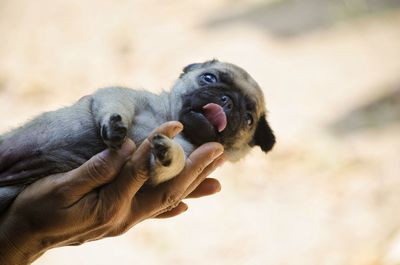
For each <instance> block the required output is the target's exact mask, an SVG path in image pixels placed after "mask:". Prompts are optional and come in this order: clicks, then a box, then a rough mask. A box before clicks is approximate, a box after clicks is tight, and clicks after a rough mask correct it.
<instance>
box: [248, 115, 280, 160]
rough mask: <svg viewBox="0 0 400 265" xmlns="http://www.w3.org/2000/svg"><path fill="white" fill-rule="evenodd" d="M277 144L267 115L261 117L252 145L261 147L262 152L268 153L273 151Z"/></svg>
mask: <svg viewBox="0 0 400 265" xmlns="http://www.w3.org/2000/svg"><path fill="white" fill-rule="evenodd" d="M274 144H275V135H274V132H273V131H272V129H271V127H269V124H268V122H267V120H266V119H265V115H262V116H261V117H260V120H259V121H258V124H257V128H256V132H255V133H254V137H253V141H252V145H258V146H260V147H261V150H263V151H264V152H268V151H269V150H271V149H272V147H273V146H274Z"/></svg>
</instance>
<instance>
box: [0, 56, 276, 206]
mask: <svg viewBox="0 0 400 265" xmlns="http://www.w3.org/2000/svg"><path fill="white" fill-rule="evenodd" d="M207 104H209V105H208V106H209V107H208V109H210V111H211V114H206V109H207V107H205V106H207ZM221 115H222V116H225V118H226V120H224V119H223V118H221ZM215 116H219V117H217V118H215ZM172 120H178V121H180V122H182V123H183V125H184V130H183V132H182V133H181V134H179V135H177V136H176V137H175V139H174V140H172V139H170V138H168V137H166V136H164V135H161V134H159V135H156V136H155V137H154V138H153V139H152V155H151V157H150V158H149V165H150V174H151V178H150V180H149V184H151V185H157V184H159V183H161V182H164V181H167V180H169V179H171V178H173V177H174V176H176V175H177V174H179V172H180V171H181V170H182V169H183V166H184V162H185V158H186V157H187V156H188V155H189V154H190V153H191V152H192V151H193V150H194V149H195V148H196V147H198V146H199V145H201V144H203V143H205V142H210V141H217V142H220V143H221V144H222V145H223V146H224V148H225V157H226V159H227V160H230V161H236V160H238V159H240V158H241V157H243V156H244V155H245V154H246V153H247V152H248V151H249V150H250V148H251V147H253V146H260V147H261V149H262V150H263V151H264V152H267V151H269V150H270V149H271V148H272V146H273V145H274V143H275V137H274V134H273V132H272V130H271V128H270V127H269V125H268V123H267V121H266V109H265V102H264V97H263V94H262V91H261V89H260V88H259V86H258V84H257V83H256V82H255V81H254V80H253V78H251V77H250V75H249V74H248V73H247V72H246V71H244V70H243V69H241V68H239V67H238V66H235V65H233V64H229V63H222V62H219V61H217V60H212V61H207V62H204V63H196V64H191V65H189V66H187V67H185V68H184V70H183V73H182V74H181V75H180V77H179V79H178V80H177V81H176V83H175V84H174V86H173V88H172V90H171V91H170V92H162V93H161V94H160V95H156V94H153V93H150V92H147V91H139V90H132V89H128V88H123V87H110V88H104V89H100V90H98V91H96V92H95V93H94V94H93V95H90V96H86V97H84V98H82V99H80V100H79V101H78V102H77V103H75V104H74V105H72V106H69V107H66V108H62V109H59V110H56V111H52V112H47V113H44V114H42V115H40V116H39V117H37V118H35V119H33V120H32V121H30V122H28V123H27V124H25V125H24V126H22V127H20V128H17V129H15V130H13V131H11V132H9V133H6V134H4V135H2V136H0V212H1V211H2V210H4V209H5V208H6V207H7V206H8V205H9V203H10V202H11V201H12V200H13V199H14V198H15V197H16V196H17V195H18V193H19V192H20V191H21V190H22V189H23V187H24V186H26V185H28V184H30V183H32V182H34V181H35V180H36V179H38V178H41V177H44V176H48V175H51V174H55V173H60V172H66V171H69V170H72V169H74V168H77V167H79V166H80V165H81V164H83V163H84V162H85V161H87V160H88V159H89V158H90V157H92V156H93V155H95V154H96V153H98V152H100V151H102V150H104V149H105V148H107V147H109V148H114V149H115V148H119V147H120V146H121V144H122V143H123V141H124V139H125V137H130V138H131V139H133V140H134V142H135V143H136V144H137V145H139V144H140V143H142V142H143V140H144V139H145V138H146V137H147V136H148V135H149V133H150V132H151V131H152V130H153V129H154V128H156V127H158V126H159V125H161V124H162V123H164V122H166V121H172Z"/></svg>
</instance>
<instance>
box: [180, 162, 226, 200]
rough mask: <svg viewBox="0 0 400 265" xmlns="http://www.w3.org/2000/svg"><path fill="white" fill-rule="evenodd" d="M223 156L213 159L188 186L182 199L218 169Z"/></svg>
mask: <svg viewBox="0 0 400 265" xmlns="http://www.w3.org/2000/svg"><path fill="white" fill-rule="evenodd" d="M224 161H225V160H224V156H223V155H220V156H219V157H218V158H217V159H215V160H214V161H213V162H212V163H211V164H210V165H208V166H207V167H206V168H205V169H204V170H203V172H202V173H201V174H200V176H199V177H198V178H197V179H196V180H195V181H193V182H192V184H190V186H189V187H188V188H187V189H186V191H185V193H184V195H183V198H186V197H187V196H188V195H189V194H190V193H192V192H193V191H194V190H195V189H196V188H197V187H198V186H199V185H200V183H201V182H203V180H204V179H205V178H206V177H208V176H209V175H210V174H211V173H212V172H214V170H215V169H217V168H218V167H220V166H221V165H222V164H223V163H224Z"/></svg>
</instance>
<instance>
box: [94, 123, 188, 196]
mask: <svg viewBox="0 0 400 265" xmlns="http://www.w3.org/2000/svg"><path fill="white" fill-rule="evenodd" d="M182 128H183V125H182V124H181V123H180V122H175V121H173V122H167V123H164V124H162V125H161V126H160V127H158V128H157V129H155V130H154V131H153V132H152V133H151V134H150V135H149V137H147V139H145V140H144V141H143V143H142V144H141V145H140V146H139V148H138V149H137V151H136V152H135V153H134V154H133V156H132V158H131V159H130V160H129V161H128V162H127V163H126V164H125V166H124V167H123V169H122V171H121V173H120V174H119V176H118V177H117V178H116V179H115V180H114V181H113V182H112V183H110V184H109V185H107V186H106V187H104V188H103V189H102V193H103V194H104V196H112V197H119V198H124V199H126V198H129V199H132V197H133V196H134V195H135V194H136V192H137V191H138V190H139V189H140V187H142V186H143V184H144V183H145V182H146V181H147V179H148V178H149V156H150V150H151V143H150V139H151V138H152V137H153V135H154V134H156V133H162V134H165V135H167V136H169V137H174V136H175V135H176V134H178V133H179V132H180V131H182ZM116 195H118V196H116Z"/></svg>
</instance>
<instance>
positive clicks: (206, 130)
mask: <svg viewBox="0 0 400 265" xmlns="http://www.w3.org/2000/svg"><path fill="white" fill-rule="evenodd" d="M179 121H180V122H181V123H182V124H183V132H182V133H183V135H184V136H185V137H186V138H187V139H188V140H189V141H190V142H191V143H192V144H194V145H196V146H200V145H202V144H204V143H207V142H217V141H218V133H217V132H216V130H215V128H214V126H213V125H212V124H211V123H210V122H209V121H208V120H207V118H206V117H205V116H204V115H203V114H202V113H201V112H197V111H195V110H188V111H184V112H182V113H181V115H180V119H179Z"/></svg>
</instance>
